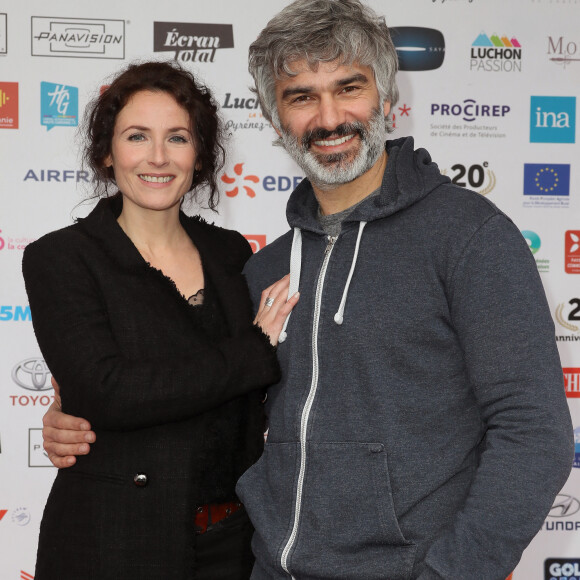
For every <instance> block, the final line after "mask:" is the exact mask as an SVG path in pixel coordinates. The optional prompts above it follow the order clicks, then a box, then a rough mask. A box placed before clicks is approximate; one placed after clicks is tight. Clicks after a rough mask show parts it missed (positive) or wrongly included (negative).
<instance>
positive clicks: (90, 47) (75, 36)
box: [31, 16, 125, 59]
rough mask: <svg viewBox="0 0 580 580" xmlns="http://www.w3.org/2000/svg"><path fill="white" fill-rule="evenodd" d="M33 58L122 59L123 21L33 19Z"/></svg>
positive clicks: (123, 51)
mask: <svg viewBox="0 0 580 580" xmlns="http://www.w3.org/2000/svg"><path fill="white" fill-rule="evenodd" d="M31 21H32V56H61V57H63V56H64V57H69V58H111V59H122V58H125V22H124V21H123V20H100V19H94V18H57V17H46V16H32V18H31Z"/></svg>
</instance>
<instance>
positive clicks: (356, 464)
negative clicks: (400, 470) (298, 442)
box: [289, 442, 416, 580]
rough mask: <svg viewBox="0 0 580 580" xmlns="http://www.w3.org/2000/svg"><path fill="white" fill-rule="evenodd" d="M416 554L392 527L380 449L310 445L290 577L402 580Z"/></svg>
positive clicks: (387, 481) (385, 466) (388, 487)
mask: <svg viewBox="0 0 580 580" xmlns="http://www.w3.org/2000/svg"><path fill="white" fill-rule="evenodd" d="M415 552H416V546H415V545H414V544H413V543H411V542H408V541H407V540H406V539H405V538H404V536H403V534H402V532H401V529H400V527H399V523H398V521H397V517H396V514H395V507H394V504H393V497H392V493H391V484H390V479H389V469H388V459H387V452H386V450H385V447H384V445H383V444H381V443H313V442H309V443H308V444H307V446H306V474H305V479H304V488H303V494H302V498H301V505H300V522H299V526H298V534H297V538H296V544H295V547H294V549H293V550H292V551H291V553H290V558H289V564H290V566H289V567H290V571H292V572H294V574H295V577H297V578H348V579H352V578H364V579H365V580H379V579H380V580H384V579H385V578H388V579H389V580H407V579H408V578H410V576H411V571H412V569H413V563H414V558H415ZM321 571H324V572H323V573H322V574H321Z"/></svg>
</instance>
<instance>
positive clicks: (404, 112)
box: [391, 103, 411, 129]
mask: <svg viewBox="0 0 580 580" xmlns="http://www.w3.org/2000/svg"><path fill="white" fill-rule="evenodd" d="M397 110H398V112H395V111H394V110H393V111H392V115H391V117H392V119H393V129H397V128H399V129H400V126H399V123H402V121H403V120H404V117H406V118H407V119H409V118H410V115H409V113H410V112H411V107H408V106H407V103H403V105H402V106H399V107H397Z"/></svg>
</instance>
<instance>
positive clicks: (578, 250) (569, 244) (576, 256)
mask: <svg viewBox="0 0 580 580" xmlns="http://www.w3.org/2000/svg"><path fill="white" fill-rule="evenodd" d="M564 270H565V272H566V273H567V274H580V230H568V231H567V232H566V233H565V234H564Z"/></svg>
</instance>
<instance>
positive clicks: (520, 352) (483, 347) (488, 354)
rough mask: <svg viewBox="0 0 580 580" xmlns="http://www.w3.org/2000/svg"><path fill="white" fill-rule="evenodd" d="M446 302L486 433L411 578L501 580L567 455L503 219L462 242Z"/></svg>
mask: <svg viewBox="0 0 580 580" xmlns="http://www.w3.org/2000/svg"><path fill="white" fill-rule="evenodd" d="M449 302H450V308H451V315H452V319H453V324H454V327H455V329H456V331H457V333H458V336H459V338H460V341H461V344H462V348H463V352H464V356H465V363H466V366H467V369H468V374H469V378H470V383H471V385H472V388H473V389H474V392H475V396H476V399H477V404H478V406H479V409H480V413H481V416H482V418H483V420H484V422H485V424H486V434H485V438H484V441H483V449H484V451H483V453H482V455H481V459H480V464H479V467H478V469H477V472H476V476H475V479H474V481H473V484H472V486H471V488H470V491H469V495H468V497H467V499H466V501H465V504H464V507H463V509H462V510H461V511H460V512H459V513H458V514H457V516H456V518H455V520H454V522H453V523H452V525H450V526H449V527H448V528H447V529H446V530H445V531H444V532H443V533H442V534H441V535H440V537H439V538H438V539H437V540H436V541H435V542H434V543H433V545H432V546H431V548H430V549H429V551H428V553H427V556H426V559H425V564H426V567H425V569H424V571H423V572H422V573H421V575H420V576H419V579H420V580H440V579H445V580H455V579H457V578H474V579H477V580H502V579H504V578H506V576H507V575H508V574H509V573H510V572H511V571H512V570H513V569H514V568H515V566H516V565H517V563H518V561H519V559H520V556H521V553H522V552H523V550H524V549H525V547H526V546H527V545H528V543H529V542H530V541H531V540H532V538H533V537H534V535H535V534H536V533H537V532H538V530H539V529H540V527H541V525H542V522H543V521H544V519H545V517H546V515H547V513H548V511H549V510H550V507H551V505H552V502H553V499H554V497H555V496H556V494H557V493H558V492H559V490H560V489H561V488H562V486H563V485H564V483H565V482H566V480H567V477H568V475H569V473H570V469H571V466H572V458H573V454H574V443H573V430H572V423H571V419H570V413H569V409H568V405H567V401H566V397H565V392H564V387H563V375H562V368H561V365H560V360H559V356H558V351H557V347H556V343H555V339H554V325H553V322H552V319H551V316H550V311H549V308H548V304H547V301H546V297H545V294H544V290H543V287H542V283H541V280H540V276H539V274H538V272H537V268H536V265H535V263H534V260H533V257H532V255H531V252H530V251H529V248H528V247H527V245H526V243H525V241H524V240H523V238H522V236H521V234H520V232H519V231H518V230H517V228H516V227H515V226H514V224H513V223H512V222H511V221H509V220H508V219H507V218H506V217H505V216H503V215H502V214H495V215H494V216H493V217H491V218H490V219H488V220H487V222H486V223H485V224H484V225H483V226H481V227H480V228H479V230H478V231H477V232H476V233H475V234H474V235H473V236H472V238H471V240H470V241H469V243H468V244H467V246H466V248H465V250H464V252H463V254H462V256H461V258H460V260H459V262H458V265H457V266H456V268H455V272H454V274H453V277H452V283H451V286H450V294H449Z"/></svg>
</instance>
